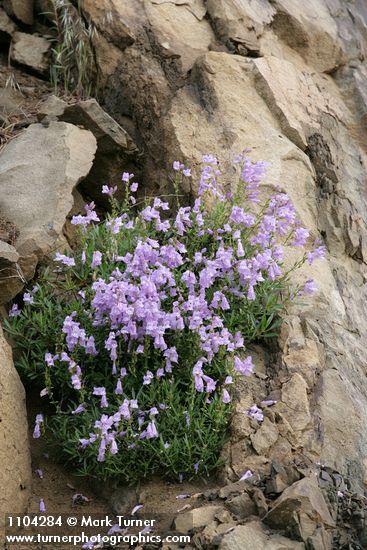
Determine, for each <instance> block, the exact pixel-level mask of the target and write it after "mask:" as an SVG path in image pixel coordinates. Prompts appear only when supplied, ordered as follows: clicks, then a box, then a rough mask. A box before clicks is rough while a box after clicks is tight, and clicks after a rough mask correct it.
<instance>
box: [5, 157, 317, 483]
mask: <svg viewBox="0 0 367 550" xmlns="http://www.w3.org/2000/svg"><path fill="white" fill-rule="evenodd" d="M209 159H210V161H211V162H212V163H213V164H214V162H216V159H214V160H212V159H211V157H209ZM259 164H260V163H259ZM214 166H215V164H214ZM252 168H253V167H251V169H252ZM254 168H257V170H258V171H259V172H260V171H261V170H260V169H261V168H262V167H261V166H259V167H258V166H257V165H254ZM175 169H177V168H175ZM181 169H182V166H181ZM205 170H206V171H205ZM210 170H211V168H210V166H209V167H208V166H207V167H206V168H205V169H204V172H203V174H204V176H205V178H206V179H205V178H204V176H202V181H204V182H205V181H207V180H213V178H214V179H215V177H216V176H217V172H218V171H216V172H215V177H214V175H213V174H214V168H213V172H211V171H210ZM183 173H184V174H185V171H184V172H183ZM186 173H189V170H186ZM185 175H186V174H185ZM131 177H132V175H129V174H124V178H125V179H124V185H125V186H126V198H125V201H124V202H123V203H122V204H119V203H118V202H117V201H116V200H115V198H114V197H113V194H114V190H112V189H110V190H109V189H108V188H105V189H104V192H105V193H106V192H109V194H111V203H112V213H111V214H109V215H108V216H107V218H106V219H105V220H104V221H102V222H100V220H99V219H98V217H97V215H96V213H95V211H94V210H93V205H89V206H88V207H87V208H86V212H87V215H86V216H84V217H82V216H77V217H76V218H75V219H74V223H75V224H80V225H81V227H82V230H81V233H80V246H79V248H78V249H77V250H75V251H74V257H73V259H72V258H69V257H67V256H60V255H59V256H58V257H57V258H56V260H57V262H58V263H57V267H56V268H55V267H54V266H55V264H52V265H49V266H45V267H44V268H43V269H42V271H41V274H40V278H39V281H38V286H37V288H34V289H33V290H32V291H30V293H27V294H25V295H24V299H25V302H26V303H25V304H24V307H23V309H22V311H21V312H18V311H16V307H15V309H14V308H13V310H12V315H13V316H12V317H11V318H10V319H9V320H8V321H6V322H5V329H6V331H7V333H8V334H9V335H10V336H11V337H12V338H13V339H14V341H15V342H16V344H17V348H18V360H17V367H18V369H19V370H20V372H21V373H22V374H23V376H24V377H26V378H27V379H28V380H29V381H30V382H31V383H32V385H34V386H35V387H38V389H39V390H42V389H46V391H47V397H45V399H48V401H49V404H50V406H51V413H50V414H49V415H48V419H47V422H46V424H45V426H44V428H45V432H46V435H47V437H48V440H49V441H50V442H51V444H52V448H53V449H54V450H55V451H56V454H57V456H58V457H59V458H61V459H62V460H64V461H65V460H66V461H69V462H70V463H71V464H72V465H73V466H74V467H75V471H76V472H77V473H78V474H80V475H92V476H95V477H98V478H101V479H107V478H110V477H113V478H119V479H120V480H123V481H127V482H135V481H137V480H139V479H141V478H144V477H148V476H151V475H153V474H160V475H166V476H169V477H171V478H172V477H177V476H178V475H181V474H182V475H185V476H186V477H189V478H190V477H192V476H193V475H195V474H199V475H208V474H210V473H211V472H212V471H214V470H215V469H216V468H217V467H218V465H219V463H220V458H219V457H220V451H221V449H222V447H223V444H224V442H225V438H226V430H227V426H228V422H229V418H230V415H231V411H232V409H231V404H230V403H229V394H228V393H227V389H228V390H229V389H230V384H231V379H230V378H231V377H233V379H235V378H236V376H238V375H239V374H241V375H244V374H245V375H246V376H247V375H250V374H251V369H252V365H251V358H246V359H245V358H244V355H243V352H244V350H245V347H244V345H243V341H242V339H244V341H245V344H246V345H248V344H249V343H250V342H253V341H257V340H261V339H263V338H266V337H271V336H274V335H276V334H277V330H278V328H279V323H280V317H279V314H280V313H281V311H282V310H283V309H284V307H285V306H286V304H287V303H288V302H289V301H290V300H291V299H292V298H294V296H296V295H297V294H298V293H300V292H302V291H301V287H297V288H291V286H290V283H289V273H290V271H291V270H292V269H296V268H298V267H299V266H300V265H301V264H302V263H304V262H305V260H306V258H307V254H306V253H303V251H301V253H300V258H299V259H298V260H297V261H296V263H295V264H294V266H292V267H291V268H290V269H288V270H286V269H285V268H284V266H283V265H282V261H281V257H282V250H281V248H282V247H281V246H280V244H279V243H280V242H283V243H284V242H285V243H291V241H292V239H293V245H294V246H300V245H302V246H303V245H304V241H305V239H306V238H307V237H308V231H307V230H304V229H303V228H299V225H298V224H297V222H296V221H295V212H294V209H293V207H292V205H291V203H290V201H289V198H288V197H287V196H286V195H284V194H278V195H276V196H275V197H274V198H272V199H270V200H268V201H266V202H265V204H263V205H262V206H261V207H260V206H259V205H258V204H257V201H256V200H255V203H254V204H253V203H252V202H251V200H250V199H249V200H248V201H246V192H247V191H246V189H247V188H246V186H245V187H244V188H241V187H240V189H239V192H238V193H237V195H236V196H235V197H231V198H230V199H228V200H226V199H225V198H224V195H222V194H220V193H218V191H217V184H215V185H214V184H212V185H213V187H212V192H213V194H214V197H215V201H214V206H213V207H212V208H211V209H210V211H207V209H206V208H205V205H204V200H203V199H204V197H205V196H206V194H207V193H209V191H205V192H204V194H203V196H201V194H200V193H199V194H200V198H199V199H198V200H197V201H196V203H195V207H186V208H183V207H179V208H178V213H177V216H176V217H175V216H174V217H166V218H165V219H164V218H163V214H164V211H165V210H166V209H167V208H168V205H166V204H165V203H162V201H160V200H159V199H155V201H154V203H153V206H150V205H149V204H148V202H147V204H146V205H145V206H146V207H145V208H144V210H142V211H141V212H138V211H137V209H136V208H135V207H134V206H132V204H135V198H134V197H133V196H130V190H131V191H135V190H136V187H137V184H134V183H132V184H131V182H130V179H131ZM180 177H181V176H180V174H178V176H177V181H176V184H177V186H178V184H179V180H180ZM243 185H244V182H243ZM207 187H208V186H207ZM253 188H254V186H252V188H251V193H252V195H251V196H254V191H253ZM218 197H219V198H218ZM243 204H245V205H244V206H243V207H242V206H240V205H243ZM161 215H162V219H161V217H160V216H161ZM241 220H242V221H241ZM243 220H244V221H243ZM93 221H95V222H97V223H93ZM297 232H298V233H297ZM261 243H262V244H261ZM291 244H292V243H291ZM321 249H322V247H319V248H318V249H315V251H314V252H312V254H313V258H314V257H316V256H317V255H318V257H320V256H321V254H322V253H323V250H321ZM142 250H143V252H142ZM96 254H97V255H99V256H100V257H99V260H98V261H96ZM310 254H311V253H309V261H310V259H311V256H310ZM175 258H176V259H175ZM177 258H178V259H177ZM310 263H311V261H310ZM208 281H209V282H208ZM309 283H310V281H308V285H309ZM190 285H191V286H190ZM305 288H306V287H305ZM309 291H310V288H309V287H308V292H309ZM218 300H219V301H218ZM195 303H196V304H199V305H195ZM193 304H194V305H193ZM195 308H196V309H195ZM173 312H174V314H175V315H176V314H177V315H178V316H179V317H180V318H181V320H182V326H181V327H178V325H177V327H176V325H175V323H176V321H173ZM162 327H163V328H162ZM111 334H112V340H111ZM162 335H163V336H162ZM91 337H93V339H94V341H93V345H94V344H95V348H96V350H97V352H98V354H95V353H94V352H92V351H91V350H90V349H88V346H89V344H87V343H86V341H87V339H89V338H91ZM161 337H162V338H163V343H162V340H161V339H160V338H161ZM111 342H112V343H114V344H115V345H116V352H115V353H116V356H115V357H114V356H113V351H112V348H111ZM139 348H140V349H139ZM173 350H174V354H176V353H177V356H176V357H177V359H172V364H171V365H170V362H169V361H167V356H166V355H165V354H166V351H173ZM45 354H47V355H46V361H45ZM47 356H48V358H47ZM236 364H237V367H236ZM112 365H113V367H114V368H113V367H112ZM238 365H239V366H238ZM169 367H171V370H170V368H169ZM111 369H112V370H111ZM114 369H115V370H114ZM246 369H247V370H246ZM124 370H125V373H124V374H123V371H124ZM149 373H150V374H151V379H150V380H148V381H147V380H146V377H147V374H149ZM159 373H160V374H159ZM118 384H121V385H120V390H121V391H120V390H119V391H118ZM96 388H97V390H98V391H101V390H103V392H104V395H105V397H107V400H108V403H103V399H102V398H101V393H98V392H97V393H96ZM226 388H227V389H226ZM103 392H102V393H103ZM44 393H45V392H44ZM135 401H136V403H135ZM134 403H135V405H134ZM126 408H128V414H127V415H125V416H122V417H121V414H122V413H121V410H125V413H126ZM125 413H124V414H125ZM116 415H117V416H116ZM108 423H110V424H108ZM107 425H108V426H107ZM101 426H102V427H101ZM106 426H107V428H106ZM156 428H157V432H156V433H155V434H154V433H153V434H152V430H153V429H154V430H155V429H156ZM154 430H153V431H154Z"/></svg>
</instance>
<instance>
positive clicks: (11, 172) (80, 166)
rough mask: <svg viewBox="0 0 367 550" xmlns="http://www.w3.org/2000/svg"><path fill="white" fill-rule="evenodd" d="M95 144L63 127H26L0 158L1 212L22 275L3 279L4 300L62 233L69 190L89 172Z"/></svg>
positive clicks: (80, 131) (62, 124)
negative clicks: (12, 229) (11, 231)
mask: <svg viewBox="0 0 367 550" xmlns="http://www.w3.org/2000/svg"><path fill="white" fill-rule="evenodd" d="M95 151H96V140H95V138H94V136H93V135H92V134H91V133H90V132H88V131H87V130H83V129H81V128H77V127H76V126H73V125H71V124H67V123H65V122H51V123H50V124H49V125H48V127H47V128H46V127H44V126H43V125H42V124H33V125H31V126H29V127H28V128H27V129H26V130H25V131H24V132H22V133H21V134H20V135H19V136H17V137H16V138H15V139H13V140H11V141H10V142H9V143H8V144H7V145H6V147H4V149H3V150H2V151H1V153H0V212H1V213H2V214H3V215H4V216H5V217H6V218H7V219H8V220H9V221H10V222H12V223H13V224H14V225H15V226H16V228H17V230H18V232H19V236H18V237H17V239H16V242H15V243H14V245H15V248H16V250H17V252H18V254H19V256H20V258H19V262H18V263H19V267H20V275H19V277H18V278H12V279H5V280H4V281H3V285H2V295H3V296H6V298H7V300H6V301H8V300H10V299H11V298H12V297H14V296H15V295H16V294H17V293H18V292H19V291H20V290H21V289H22V287H23V285H24V282H25V280H28V279H30V278H31V277H32V276H33V275H34V271H35V268H36V265H37V263H38V260H39V259H40V258H41V257H42V256H44V255H45V254H47V253H48V252H49V251H50V250H51V248H52V247H53V246H54V243H55V242H56V240H57V238H58V236H59V235H60V234H61V232H62V229H63V226H64V223H65V219H66V216H67V215H68V213H69V211H70V210H71V209H72V206H73V190H74V188H75V187H76V185H77V184H78V183H79V182H80V181H81V180H82V179H83V178H84V177H85V176H86V175H87V174H88V172H89V170H90V169H91V166H92V163H93V159H94V154H95ZM3 299H4V298H3Z"/></svg>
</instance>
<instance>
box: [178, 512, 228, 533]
mask: <svg viewBox="0 0 367 550" xmlns="http://www.w3.org/2000/svg"><path fill="white" fill-rule="evenodd" d="M222 511H223V508H222V507H221V506H202V507H201V508H194V510H190V511H188V512H184V513H181V514H179V515H178V516H177V517H176V518H175V521H174V527H175V529H176V531H178V532H179V533H188V532H189V531H191V530H192V529H197V528H199V527H204V526H205V525H208V523H210V522H211V521H213V520H214V519H215V518H216V516H217V514H219V513H220V512H222Z"/></svg>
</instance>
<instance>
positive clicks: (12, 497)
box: [0, 326, 32, 539]
mask: <svg viewBox="0 0 367 550" xmlns="http://www.w3.org/2000/svg"><path fill="white" fill-rule="evenodd" d="M0 461H1V469H0V486H1V493H0V539H1V538H2V536H3V529H4V517H5V514H8V513H12V514H15V513H20V514H24V513H25V511H26V508H27V504H28V500H29V498H30V494H31V483H32V470H31V457H30V450H29V443H28V425H27V412H26V406H25V392H24V388H23V385H22V383H21V381H20V378H19V376H18V373H17V371H16V370H15V368H14V365H13V360H12V352H11V348H10V346H9V344H8V343H7V341H6V340H5V338H4V336H3V332H2V328H1V326H0Z"/></svg>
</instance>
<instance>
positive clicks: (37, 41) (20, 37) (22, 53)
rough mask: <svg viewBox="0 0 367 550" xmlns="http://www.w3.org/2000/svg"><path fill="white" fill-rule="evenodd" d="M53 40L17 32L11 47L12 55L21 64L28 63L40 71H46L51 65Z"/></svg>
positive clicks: (30, 66)
mask: <svg viewBox="0 0 367 550" xmlns="http://www.w3.org/2000/svg"><path fill="white" fill-rule="evenodd" d="M50 50H51V42H50V41H49V40H46V38H43V37H41V36H36V35H34V34H26V33H24V32H16V33H14V34H13V39H12V43H11V48H10V57H11V59H12V60H13V61H16V62H17V63H19V64H20V65H26V66H27V67H29V68H30V69H33V70H34V71H37V72H39V73H45V72H46V71H47V70H48V68H49V65H50Z"/></svg>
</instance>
